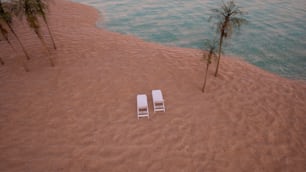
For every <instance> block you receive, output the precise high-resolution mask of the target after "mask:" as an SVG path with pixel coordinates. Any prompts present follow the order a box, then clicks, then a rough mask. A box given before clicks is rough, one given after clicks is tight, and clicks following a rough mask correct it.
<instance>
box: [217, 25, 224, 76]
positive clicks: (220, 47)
mask: <svg viewBox="0 0 306 172" xmlns="http://www.w3.org/2000/svg"><path fill="white" fill-rule="evenodd" d="M223 37H224V32H223V31H222V32H221V35H220V40H219V50H218V61H217V67H216V72H215V77H217V75H218V70H219V64H220V58H221V50H222V43H223Z"/></svg>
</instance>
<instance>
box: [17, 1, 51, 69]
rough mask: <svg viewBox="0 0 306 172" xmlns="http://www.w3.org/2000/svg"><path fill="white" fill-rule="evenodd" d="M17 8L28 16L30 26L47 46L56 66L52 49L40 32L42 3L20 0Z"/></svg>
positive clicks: (18, 11)
mask: <svg viewBox="0 0 306 172" xmlns="http://www.w3.org/2000/svg"><path fill="white" fill-rule="evenodd" d="M17 9H18V10H17V13H19V15H20V13H21V15H24V16H25V17H26V20H27V23H28V24H29V26H30V28H31V29H33V31H34V32H35V34H36V35H37V37H38V38H39V39H40V41H41V43H42V44H43V46H44V47H45V49H46V51H47V53H48V55H49V61H50V64H51V66H54V62H53V59H52V58H50V51H49V49H48V47H47V44H46V42H45V40H44V38H43V36H42V34H41V32H40V25H39V20H38V16H39V15H41V5H39V4H38V3H37V0H19V5H18V8H17Z"/></svg>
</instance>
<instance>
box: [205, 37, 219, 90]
mask: <svg viewBox="0 0 306 172" xmlns="http://www.w3.org/2000/svg"><path fill="white" fill-rule="evenodd" d="M205 48H206V49H207V50H208V54H206V53H204V54H203V59H205V60H206V61H207V63H206V71H205V75H204V83H203V87H202V92H203V93H204V91H205V86H206V79H207V73H208V68H209V65H210V64H211V60H212V58H213V57H217V54H216V50H217V41H216V40H214V41H213V42H211V41H209V40H206V42H205Z"/></svg>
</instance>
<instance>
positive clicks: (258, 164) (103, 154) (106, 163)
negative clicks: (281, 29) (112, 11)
mask: <svg viewBox="0 0 306 172" xmlns="http://www.w3.org/2000/svg"><path fill="white" fill-rule="evenodd" d="M98 17H99V15H98V11H97V10H96V9H95V8H93V7H90V6H87V5H84V4H79V3H75V2H71V1H66V0H55V1H54V3H51V4H50V16H49V24H50V28H51V31H52V32H53V35H54V37H55V42H56V44H57V47H58V49H57V50H56V51H54V50H52V51H51V55H50V56H51V57H53V58H54V59H55V60H56V65H55V67H51V66H50V64H49V62H48V60H47V58H46V57H48V56H47V55H46V52H45V51H44V50H43V49H42V48H41V47H42V46H41V44H40V42H39V40H38V39H37V38H36V37H35V35H34V33H33V34H32V32H31V31H30V30H29V29H24V28H22V27H21V25H20V27H18V28H17V33H18V34H19V35H22V36H21V38H22V40H24V43H25V46H26V48H27V49H28V50H29V52H30V56H31V57H32V59H31V60H30V61H28V62H27V64H28V65H29V68H30V72H28V73H26V72H25V71H24V70H23V68H22V66H21V65H20V63H19V61H18V58H19V57H22V53H21V52H16V53H15V52H12V50H11V49H10V48H9V46H8V45H6V44H4V43H3V42H1V43H0V51H1V55H3V56H4V57H5V58H4V60H5V62H6V64H5V66H1V67H0V79H1V80H2V82H0V90H1V91H0V96H1V99H0V114H1V115H0V126H1V130H0V151H1V152H2V154H1V155H0V171H33V172H35V171H75V172H78V171H125V170H126V169H129V170H131V171H229V172H231V171H233V172H236V171H282V170H283V171H286V170H289V171H305V170H306V169H305V165H304V160H305V157H306V151H305V149H304V145H305V144H306V137H305V134H306V133H305V126H306V118H305V114H306V107H305V102H306V82H305V81H303V80H302V81H300V80H290V79H287V78H284V77H281V76H279V75H276V74H273V73H269V72H267V71H265V70H263V69H261V68H259V67H257V66H254V65H252V64H249V63H247V62H245V61H244V60H242V59H236V58H230V57H227V56H226V57H225V58H224V56H223V58H222V59H221V64H220V75H219V77H217V78H215V77H214V76H213V72H214V65H211V66H210V69H209V73H208V75H209V76H208V80H207V87H206V92H205V93H204V94H203V93H202V92H201V86H202V84H203V83H202V82H203V77H204V69H205V65H206V64H205V63H204V62H203V61H201V60H200V59H201V57H202V51H201V50H198V49H190V48H179V47H169V46H164V45H161V44H158V43H153V42H145V41H143V40H141V39H140V38H137V37H136V36H133V35H124V34H120V33H115V32H110V31H107V30H105V29H101V28H98V27H97V26H96V25H95V22H96V21H97V20H98ZM42 29H43V30H42V32H43V33H47V32H46V28H45V27H44V26H43V25H42ZM45 38H46V42H47V43H48V46H50V47H51V42H49V37H48V36H47V35H45ZM12 43H14V45H15V43H16V42H15V41H12ZM17 48H18V47H17V46H16V49H17ZM153 89H161V90H162V92H163V97H164V99H165V106H166V112H157V113H153V106H152V100H151V99H152V97H151V91H152V90H153ZM137 94H147V96H148V104H149V113H150V119H139V120H138V119H137V116H136V95H137Z"/></svg>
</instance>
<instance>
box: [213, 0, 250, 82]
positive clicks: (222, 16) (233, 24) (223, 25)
mask: <svg viewBox="0 0 306 172" xmlns="http://www.w3.org/2000/svg"><path fill="white" fill-rule="evenodd" d="M212 12H213V13H214V15H212V16H211V18H214V19H216V20H217V23H216V25H217V33H219V34H220V38H219V50H218V61H217V67H216V72H215V76H217V74H218V70H219V64H220V57H221V49H222V44H223V39H225V38H230V36H231V35H232V32H233V30H234V29H235V28H240V26H241V24H243V23H246V22H247V20H246V19H244V18H243V16H244V14H246V13H245V12H243V11H241V10H240V7H238V6H236V4H235V2H234V1H233V0H230V1H228V2H227V3H225V2H223V3H222V5H221V8H220V9H212Z"/></svg>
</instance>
